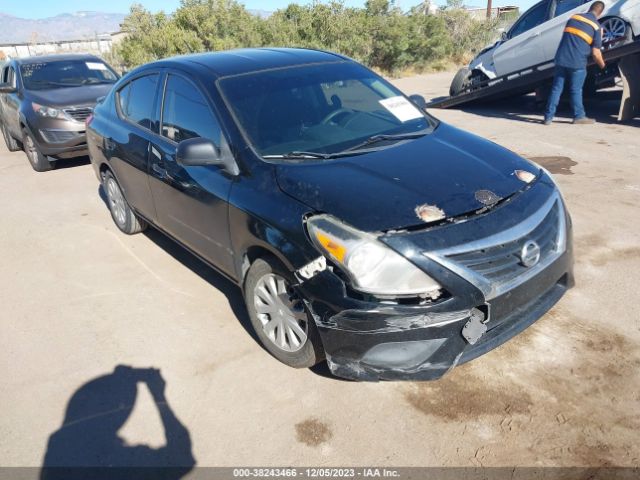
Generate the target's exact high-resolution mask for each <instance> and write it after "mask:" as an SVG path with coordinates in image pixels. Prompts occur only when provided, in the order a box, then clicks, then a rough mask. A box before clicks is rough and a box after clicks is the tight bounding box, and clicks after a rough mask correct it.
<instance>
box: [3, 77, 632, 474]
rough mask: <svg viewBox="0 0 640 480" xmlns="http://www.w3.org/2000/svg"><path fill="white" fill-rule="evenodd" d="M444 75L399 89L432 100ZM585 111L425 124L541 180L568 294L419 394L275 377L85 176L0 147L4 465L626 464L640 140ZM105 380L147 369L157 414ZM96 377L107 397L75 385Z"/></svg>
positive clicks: (144, 385)
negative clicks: (114, 215)
mask: <svg viewBox="0 0 640 480" xmlns="http://www.w3.org/2000/svg"><path fill="white" fill-rule="evenodd" d="M451 75H452V74H451V73H441V74H431V75H424V76H416V77H412V78H405V79H400V80H397V81H396V83H397V85H399V86H400V87H401V88H402V89H403V90H404V91H405V92H407V93H409V94H411V93H421V94H423V95H425V96H426V97H428V98H431V97H437V96H440V95H444V94H446V92H447V89H448V83H449V80H450V78H451ZM587 110H588V112H589V113H590V114H591V115H594V116H596V117H597V118H598V119H599V120H600V122H599V123H597V124H596V125H593V126H574V125H571V124H569V123H567V119H560V120H559V121H558V122H557V123H554V124H553V125H552V126H548V127H545V126H543V125H541V124H539V123H538V122H539V120H540V119H541V116H540V115H539V112H536V110H535V108H534V106H533V104H532V103H531V100H530V99H515V100H511V101H504V102H501V103H500V104H498V105H494V106H491V107H483V108H475V109H467V110H466V111H459V110H451V111H448V110H445V111H437V110H435V111H432V113H433V114H435V115H436V116H437V117H439V118H441V119H442V120H444V121H446V122H449V123H451V124H453V125H455V126H458V127H460V128H464V129H467V130H470V131H472V132H474V133H477V134H479V135H482V136H484V137H487V138H489V139H491V140H493V141H495V142H497V143H500V144H502V145H505V146H506V147H508V148H510V149H512V150H514V151H515V152H518V153H519V154H521V155H523V156H525V157H528V158H532V159H534V160H536V161H538V162H539V163H541V164H543V165H545V166H546V167H547V168H548V169H549V170H550V171H551V172H552V173H554V176H555V178H556V180H557V182H558V183H559V185H560V188H561V190H562V192H563V194H564V196H565V198H566V201H567V204H568V207H569V210H570V211H571V214H572V216H573V222H574V235H575V256H576V279H577V286H576V287H575V288H574V289H573V290H571V291H570V292H569V293H568V294H567V295H566V296H565V297H564V298H563V299H562V300H561V301H560V303H559V304H558V305H557V306H556V308H554V309H553V310H552V311H551V312H550V313H549V314H547V315H546V316H544V317H543V318H541V319H540V320H539V321H538V322H537V323H536V324H534V325H533V326H532V327H531V328H529V329H528V330H527V331H525V332H524V333H523V334H521V335H520V336H518V337H517V338H515V339H514V340H512V341H510V342H508V343H507V344H506V345H504V346H502V347H500V348H498V349H496V350H494V351H492V352H490V353H489V354H487V355H485V356H483V357H481V358H479V359H477V360H475V361H473V362H471V363H469V364H466V365H463V366H461V367H459V368H456V369H454V370H453V371H452V372H451V373H450V374H449V375H448V376H447V377H445V378H444V379H442V380H440V381H436V382H428V383H391V382H388V383H377V384H376V383H354V382H347V381H341V380H338V379H335V378H331V377H330V376H329V375H328V373H327V370H326V368H316V369H314V370H313V371H312V370H294V369H290V368H288V367H286V366H284V365H281V364H280V363H278V362H277V361H276V360H274V359H272V358H271V357H270V356H269V355H268V354H267V353H266V352H265V351H264V350H263V349H261V348H260V347H259V346H258V345H257V344H256V343H255V341H254V339H253V338H252V336H251V335H250V334H249V333H248V331H247V329H246V325H247V321H246V313H245V312H244V310H243V306H242V299H241V297H240V294H239V292H238V291H237V290H236V288H235V287H233V286H232V285H231V284H230V283H228V282H227V281H225V280H224V279H222V278H221V277H220V276H219V275H217V274H216V273H215V272H213V271H212V270H211V269H209V268H207V267H205V266H203V265H202V264H201V263H200V262H199V261H197V260H195V259H194V258H193V257H191V256H190V255H189V254H187V253H185V252H184V251H183V250H181V249H180V248H179V247H177V246H176V245H174V244H173V243H172V242H171V241H169V240H167V239H166V238H164V237H163V236H162V235H160V234H158V233H156V232H154V231H153V230H151V231H149V232H148V233H145V234H141V235H137V236H132V237H128V236H125V235H123V234H121V233H119V231H118V230H117V229H116V227H115V225H114V224H113V222H112V221H111V218H110V216H109V213H108V211H107V208H106V206H105V203H104V202H103V200H102V199H101V197H100V195H99V193H98V182H97V180H96V178H95V176H94V174H93V171H92V169H91V167H90V166H89V165H88V163H87V162H86V161H74V162H68V163H67V164H66V168H60V169H57V170H55V171H52V172H48V173H42V174H37V173H35V172H33V171H32V170H31V168H30V167H29V165H28V163H27V160H26V158H25V155H24V154H23V153H22V152H17V153H8V152H7V151H6V149H5V148H4V146H2V151H0V205H2V213H1V214H0V256H1V257H0V259H1V263H0V305H1V308H2V310H1V311H0V328H1V332H2V334H1V335H0V365H1V372H2V378H3V381H2V388H1V389H0V411H1V412H2V415H1V416H0V439H2V440H1V441H0V465H2V466H34V467H37V466H40V465H42V464H43V459H44V457H45V453H46V452H47V449H48V448H49V454H50V455H52V454H53V453H54V450H55V448H56V441H57V440H56V439H58V438H59V437H60V436H62V437H64V436H65V435H66V437H65V438H68V439H69V438H70V439H71V440H72V441H75V442H79V444H80V445H81V444H82V437H81V435H82V434H91V435H110V437H113V438H108V439H106V440H105V441H110V442H112V444H113V445H114V446H117V448H118V449H122V450H126V449H127V448H131V446H134V445H147V446H149V447H152V448H159V447H162V446H163V445H165V443H167V445H168V448H175V449H176V450H175V451H178V450H179V451H180V452H182V453H181V455H188V454H189V451H190V453H191V454H192V456H193V458H194V459H195V462H196V464H197V465H199V466H238V465H256V466H268V465H280V466H283V465H297V466H328V465H331V466H338V465H360V466H363V465H364V466H366V465H379V466H515V465H517V466H602V465H607V466H639V465H640V434H639V433H638V432H640V417H639V416H638V412H639V411H640V314H639V313H638V305H639V304H640V288H639V287H638V285H640V224H639V218H640V215H639V210H638V205H639V204H640V170H639V167H638V165H639V164H640V149H639V148H638V147H639V144H640V141H639V138H640V136H639V134H638V132H639V130H638V127H639V126H640V122H638V121H637V120H636V121H633V122H631V123H629V124H627V125H619V124H617V123H616V122H615V120H614V119H613V117H612V115H613V114H614V113H616V111H617V107H616V103H615V94H613V93H605V94H603V95H601V97H600V99H599V100H598V101H596V102H590V103H588V104H587ZM561 113H562V112H561ZM118 365H126V366H132V367H136V368H147V367H150V368H154V369H158V370H159V372H160V374H161V375H162V377H163V378H164V381H165V382H166V402H167V403H166V405H165V406H164V407H162V408H164V409H165V410H162V408H161V410H160V411H158V409H157V408H156V406H155V404H154V402H153V401H152V395H157V393H158V391H161V390H162V382H161V381H160V380H159V377H158V376H157V374H156V373H154V372H151V371H146V372H140V371H133V370H127V369H118V370H117V371H116V372H119V373H118V374H116V373H114V369H115V367H117V366H118ZM123 372H124V374H123ZM109 374H113V375H110V376H109V377H107V378H108V379H110V380H114V379H117V380H114V381H113V382H112V383H107V385H111V386H109V387H108V388H106V387H104V385H102V386H100V382H98V383H93V384H88V385H87V382H89V381H90V380H92V379H94V378H96V377H100V376H104V375H109ZM118 382H120V383H118ZM83 385H84V386H85V387H84V388H83V389H82V391H80V392H78V394H77V395H75V396H74V392H76V391H77V390H78V389H79V388H80V387H81V386H83ZM114 385H115V386H114ZM127 385H128V387H127ZM131 385H133V391H131ZM126 392H128V393H126ZM82 395H84V397H83V396H82ZM72 396H73V398H74V399H75V400H78V399H81V400H82V399H84V400H82V402H78V401H75V400H74V401H71V402H70V400H71V399H72ZM92 402H93V404H96V405H98V407H96V408H97V411H98V412H99V413H94V412H92V411H90V410H86V409H89V407H87V405H92ZM109 402H111V403H109ZM83 408H84V409H85V410H83ZM100 408H102V410H99V409H100ZM130 410H131V411H130ZM104 411H108V412H114V411H115V412H124V414H123V415H122V416H121V418H118V419H113V418H111V417H112V415H106V416H105V415H101V414H100V412H104ZM168 411H169V412H172V413H171V414H170V415H169V414H168V413H167V412H168ZM65 416H66V418H67V421H66V422H65V423H66V424H67V426H65V428H64V429H61V426H62V424H63V421H65V420H64V419H65ZM173 416H175V418H174V417H173ZM167 418H174V420H176V419H177V420H176V421H177V422H178V423H176V422H175V421H174V422H173V423H172V425H173V426H172V427H170V428H169V427H167V432H166V437H165V432H164V431H163V427H162V419H165V420H166V419H167ZM179 425H182V426H183V427H184V428H185V429H186V430H187V431H188V433H189V435H188V436H187V437H185V436H184V435H182V436H180V435H176V432H179V431H180V429H179V428H178V426H179ZM92 426H95V428H96V430H95V432H92V431H91V430H90V429H91V428H93V427H92ZM54 432H58V433H57V434H56V436H54V437H53V440H52V442H51V443H50V445H49V447H48V439H49V436H50V435H52V434H53V433H54ZM74 432H75V433H74ZM105 432H106V433H105ZM116 432H117V435H118V436H119V437H120V438H122V439H123V440H124V441H123V442H119V441H117V439H115V435H116ZM74 435H76V437H75V438H74ZM79 435H80V436H79ZM189 439H190V440H189ZM114 448H115V447H114ZM119 451H120V450H119ZM185 452H186V453H185ZM165 453H166V450H165ZM170 453H171V452H170ZM176 455H177V454H176ZM176 458H185V457H184V456H183V457H176Z"/></svg>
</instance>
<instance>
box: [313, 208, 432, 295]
mask: <svg viewBox="0 0 640 480" xmlns="http://www.w3.org/2000/svg"><path fill="white" fill-rule="evenodd" d="M307 231H308V232H309V237H310V238H311V241H312V242H313V243H314V245H315V246H316V248H318V250H320V252H322V253H323V254H324V255H326V256H327V257H329V258H331V259H332V260H333V261H334V262H335V263H337V264H338V265H339V266H340V267H342V269H343V271H344V272H345V273H346V274H347V275H348V276H349V278H350V280H351V283H352V286H353V288H355V289H356V290H359V291H362V292H366V293H370V294H373V295H382V296H424V297H431V298H437V297H438V296H439V294H440V289H441V286H440V284H439V283H438V282H436V281H435V280H433V279H432V278H431V277H429V276H428V275H427V274H426V273H424V272H423V271H422V270H420V269H419V268H418V267H416V266H415V265H414V264H413V263H411V262H409V261H408V260H407V259H406V258H404V257H403V256H402V255H400V254H398V253H396V252H395V251H393V250H391V249H390V248H389V247H387V246H386V245H384V244H383V243H381V242H380V241H378V239H377V238H376V237H375V236H374V235H371V234H369V233H366V232H361V231H359V230H356V229H355V228H353V227H350V226H349V225H346V224H344V223H342V222H341V221H339V220H337V219H336V218H334V217H332V216H330V215H316V216H313V217H310V218H309V219H308V220H307Z"/></svg>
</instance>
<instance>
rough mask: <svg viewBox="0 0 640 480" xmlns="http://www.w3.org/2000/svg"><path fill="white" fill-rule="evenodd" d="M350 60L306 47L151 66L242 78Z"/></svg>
mask: <svg viewBox="0 0 640 480" xmlns="http://www.w3.org/2000/svg"><path fill="white" fill-rule="evenodd" d="M344 60H349V59H348V58H347V57H343V56H342V55H338V54H337V53H331V52H325V51H322V50H310V49H305V48H243V49H237V50H227V51H223V52H208V53H195V54H190V55H181V56H177V57H171V58H167V59H165V60H159V61H157V62H153V63H150V64H147V66H149V67H150V66H156V67H158V66H166V67H171V66H173V67H180V66H182V67H186V68H189V67H190V66H191V67H194V66H196V65H198V66H204V67H206V68H207V69H209V70H211V71H212V72H213V73H214V74H215V75H216V76H218V77H227V76H232V75H242V74H245V73H252V72H258V71H261V70H269V69H274V68H284V67H293V66H298V65H308V64H318V63H330V62H337V61H344Z"/></svg>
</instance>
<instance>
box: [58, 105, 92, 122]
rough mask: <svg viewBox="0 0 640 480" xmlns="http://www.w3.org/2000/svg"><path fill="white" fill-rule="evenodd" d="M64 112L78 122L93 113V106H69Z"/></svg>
mask: <svg viewBox="0 0 640 480" xmlns="http://www.w3.org/2000/svg"><path fill="white" fill-rule="evenodd" d="M64 113H66V114H67V115H68V116H69V117H71V118H72V119H73V120H75V121H76V122H84V121H85V120H86V119H87V118H88V117H89V115H91V114H92V113H93V108H91V107H79V108H67V109H66V110H65V111H64Z"/></svg>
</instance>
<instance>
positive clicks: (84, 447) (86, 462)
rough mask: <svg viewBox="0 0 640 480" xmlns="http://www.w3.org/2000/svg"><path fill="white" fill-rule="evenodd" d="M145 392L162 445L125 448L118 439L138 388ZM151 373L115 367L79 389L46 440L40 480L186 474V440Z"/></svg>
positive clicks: (156, 374) (190, 463)
mask: <svg viewBox="0 0 640 480" xmlns="http://www.w3.org/2000/svg"><path fill="white" fill-rule="evenodd" d="M139 383H141V384H144V385H146V386H147V388H148V389H149V392H150V393H151V396H152V398H153V401H154V403H155V405H156V408H157V409H158V413H159V416H160V419H161V421H162V426H163V428H164V434H165V439H166V442H165V446H163V447H161V448H157V449H155V448H151V447H149V446H147V445H127V444H126V442H125V440H124V439H122V438H121V437H120V436H119V435H118V431H119V430H120V429H121V428H122V427H123V426H124V424H125V423H126V421H127V419H128V418H129V416H130V414H131V412H132V410H133V407H134V405H135V403H136V397H137V393H138V384H139ZM164 389H165V382H164V379H163V378H162V376H161V375H160V371H159V370H156V369H151V368H148V369H138V368H131V367H127V366H121V365H120V366H117V367H116V368H115V369H114V371H113V372H112V373H110V374H108V375H104V376H101V377H98V378H95V379H93V380H91V381H89V382H87V383H85V384H84V385H82V386H81V387H80V388H79V389H78V390H76V392H75V393H74V394H73V396H72V397H71V399H70V400H69V402H68V404H67V410H66V413H65V417H64V421H63V424H62V426H61V427H60V428H59V429H58V430H57V431H56V432H54V433H53V434H51V436H50V437H49V442H48V445H47V452H46V454H45V458H44V462H43V467H42V470H41V474H40V478H41V480H62V479H64V480H75V479H87V478H91V479H99V480H101V479H105V480H106V479H113V478H118V479H131V480H133V479H143V478H144V479H147V478H149V479H150V478H153V479H157V478H160V479H166V480H177V479H179V478H182V477H183V476H184V475H186V474H187V473H188V472H189V471H191V470H192V469H193V467H194V465H195V463H196V462H195V459H194V457H193V454H192V451H191V438H190V436H189V431H188V430H187V428H186V427H185V426H184V425H182V423H180V421H179V420H178V418H177V417H176V416H175V414H174V413H173V411H172V410H171V407H170V406H169V404H168V403H167V401H166V398H165V396H164Z"/></svg>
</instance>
